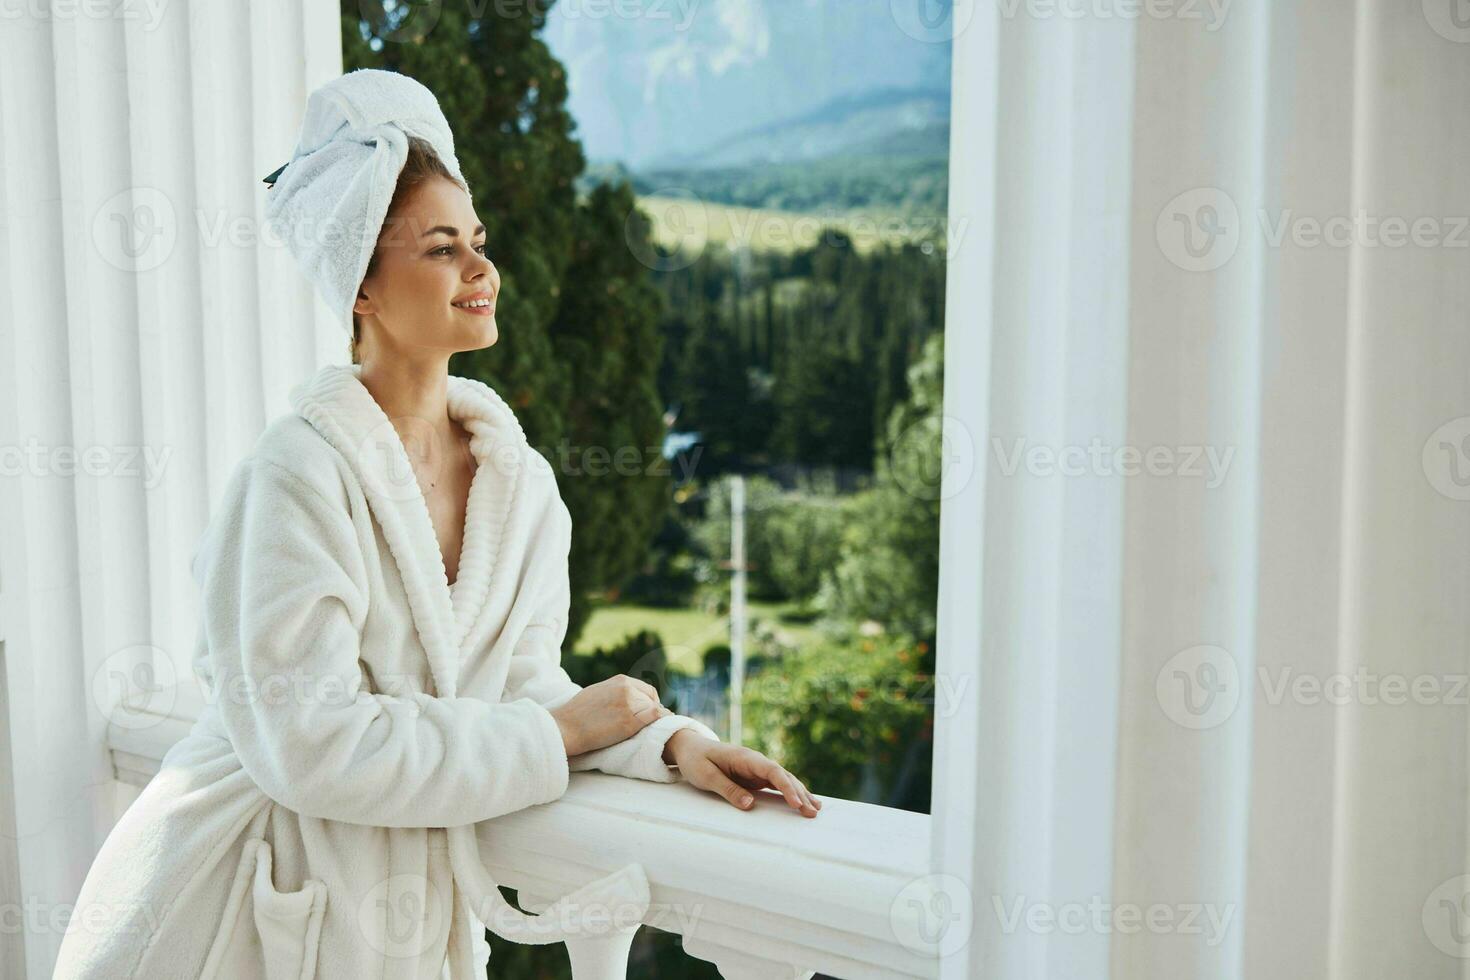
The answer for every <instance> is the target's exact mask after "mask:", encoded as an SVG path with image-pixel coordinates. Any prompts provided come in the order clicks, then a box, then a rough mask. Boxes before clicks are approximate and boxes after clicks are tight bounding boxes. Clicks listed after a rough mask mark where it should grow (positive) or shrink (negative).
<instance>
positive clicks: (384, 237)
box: [348, 137, 500, 364]
mask: <svg viewBox="0 0 1470 980" xmlns="http://www.w3.org/2000/svg"><path fill="white" fill-rule="evenodd" d="M471 227H473V231H470V232H469V233H468V234H467V235H462V234H461V231H460V229H469V228H471ZM484 235H485V226H484V225H483V224H481V223H480V222H479V220H478V219H477V218H476V217H475V209H474V205H473V203H472V202H471V201H470V197H469V195H468V194H466V193H465V192H464V190H463V189H462V188H461V187H460V186H459V185H458V184H457V183H456V182H455V180H454V177H453V175H452V174H451V173H450V171H449V168H448V167H446V166H445V165H444V162H443V161H442V160H440V159H439V157H438V155H437V154H435V153H434V150H433V147H431V146H430V145H429V144H428V143H427V142H425V141H424V140H421V139H418V138H416V137H415V138H410V139H409V141H408V157H407V159H406V160H405V162H404V164H403V170H402V171H401V172H400V173H399V175H398V184H397V187H396V188H395V189H394V192H393V199H392V201H391V202H390V204H389V205H388V216H387V218H386V219H385V220H384V222H383V230H382V233H381V234H380V235H379V237H378V243H377V247H376V248H375V249H374V251H373V255H372V258H371V259H370V260H369V261H368V268H367V274H366V276H364V278H363V281H362V285H361V287H359V289H358V298H357V301H356V302H355V303H354V304H353V307H352V340H351V341H350V343H349V348H348V349H349V350H350V351H351V354H352V363H353V364H361V363H362V360H363V351H364V349H365V348H367V347H371V348H372V349H374V350H376V351H378V352H380V353H384V354H388V353H391V352H392V351H393V350H395V349H401V348H403V347H405V346H432V347H445V348H448V349H450V350H473V349H477V348H483V347H489V346H491V345H492V344H494V343H495V341H496V339H497V337H498V333H497V330H496V324H495V298H496V296H498V295H499V293H500V273H499V271H498V270H497V269H496V268H495V265H494V263H492V262H491V261H490V260H489V258H488V257H486V255H485V239H484ZM466 262H469V263H471V264H473V265H476V266H483V269H470V270H466V269H464V268H463V266H464V263H466ZM466 281H470V282H471V283H472V284H471V285H470V286H468V287H467V286H466V285H465V283H466ZM446 297H447V298H448V300H447V304H446V300H445V298H446ZM468 303H474V304H476V305H475V306H474V307H472V308H470V307H467V306H466V305H465V304H468ZM446 306H453V307H455V308H457V309H459V310H461V311H463V313H465V314H468V315H469V316H472V317H474V318H475V319H472V320H465V319H464V318H463V317H462V316H459V315H456V314H454V313H453V311H452V310H449V309H447V308H446ZM410 309H411V310H412V314H411V315H410V316H405V315H403V314H404V313H405V312H406V311H408V310H410ZM433 311H440V313H441V315H440V316H437V317H436V316H435V315H434V313H433ZM389 324H392V325H394V326H392V327H390V326H389Z"/></svg>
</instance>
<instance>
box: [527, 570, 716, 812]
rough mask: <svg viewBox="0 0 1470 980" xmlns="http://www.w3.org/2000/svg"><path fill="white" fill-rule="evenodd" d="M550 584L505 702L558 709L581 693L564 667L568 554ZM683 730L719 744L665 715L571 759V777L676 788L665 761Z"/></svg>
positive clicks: (683, 719)
mask: <svg viewBox="0 0 1470 980" xmlns="http://www.w3.org/2000/svg"><path fill="white" fill-rule="evenodd" d="M551 578H552V581H553V583H554V584H553V585H552V586H551V588H550V589H549V590H548V595H547V596H546V598H545V599H544V600H543V601H542V603H541V604H540V605H539V607H538V609H537V613H536V615H535V617H534V619H533V621H532V623H531V625H529V626H527V627H526V629H525V631H524V632H523V633H522V634H521V637H520V639H519V640H518V641H517V643H516V647H515V652H514V653H513V654H512V655H511V660H510V669H509V671H508V672H507V674H506V680H505V693H504V697H506V698H531V699H532V700H534V701H536V702H537V703H538V704H541V705H543V706H544V707H546V708H547V709H554V708H558V707H560V706H561V705H563V704H565V703H566V702H568V701H570V700H571V699H572V698H573V697H575V696H576V694H577V692H578V691H581V690H582V687H581V685H579V684H577V683H576V682H575V681H573V680H572V678H571V677H570V676H569V675H568V674H567V672H566V669H565V668H563V667H562V665H561V647H562V643H563V642H564V641H565V640H566V635H567V614H568V610H569V608H570V604H571V588H570V581H569V576H568V570H567V563H566V556H565V553H563V554H562V557H561V559H560V562H559V564H558V567H557V569H556V571H555V572H554V573H553V574H552V576H551ZM685 728H692V729H694V730H695V731H697V732H698V733H699V734H701V735H703V736H704V737H706V738H709V739H713V740H714V741H716V742H718V741H719V740H720V737H719V736H718V735H716V734H715V732H714V730H713V729H711V728H710V727H709V726H708V725H706V724H704V722H702V721H699V720H698V719H697V718H690V717H688V716H686V715H678V714H673V715H667V716H665V717H663V718H660V719H659V720H658V721H655V722H653V723H652V724H650V725H646V726H644V727H643V728H642V729H641V730H639V732H638V733H637V734H636V735H634V736H632V737H631V738H628V739H625V740H624V741H621V742H618V743H616V744H614V745H609V746H607V747H605V748H601V749H596V750H594V751H592V752H583V753H582V754H580V755H574V756H572V758H571V760H570V761H569V766H570V768H571V770H572V771H573V772H582V771H584V770H588V769H597V770H600V771H602V772H606V773H611V774H613V775H614V776H630V777H633V778H635V779H647V780H651V781H652V782H657V783H673V782H678V780H679V769H678V767H677V766H670V765H668V764H666V763H665V762H664V761H663V752H664V745H665V744H666V743H667V742H668V740H669V737H670V736H671V735H673V734H674V733H675V732H677V731H681V730H682V729H685Z"/></svg>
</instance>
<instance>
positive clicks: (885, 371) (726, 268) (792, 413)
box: [656, 232, 945, 479]
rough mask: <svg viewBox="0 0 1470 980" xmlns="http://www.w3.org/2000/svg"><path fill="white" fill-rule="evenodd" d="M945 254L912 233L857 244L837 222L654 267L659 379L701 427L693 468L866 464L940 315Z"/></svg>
mask: <svg viewBox="0 0 1470 980" xmlns="http://www.w3.org/2000/svg"><path fill="white" fill-rule="evenodd" d="M944 280H945V262H944V259H943V257H942V255H940V254H938V253H935V254H926V253H925V252H924V251H923V250H922V248H920V247H919V246H916V245H912V244H910V245H906V246H903V247H901V248H890V247H883V248H878V249H875V250H874V251H872V252H870V253H867V254H862V253H859V252H857V251H855V250H854V249H853V248H852V247H851V245H850V239H849V238H847V237H846V236H845V235H843V234H841V233H837V232H834V233H832V234H830V235H827V236H824V237H823V239H822V240H821V241H820V243H819V244H817V245H815V246H814V247H811V248H807V249H804V250H799V251H797V252H794V253H793V254H790V255H781V254H774V253H761V252H738V253H734V254H732V253H730V252H727V251H725V250H724V249H716V248H714V247H709V248H706V249H705V250H704V251H703V253H701V255H700V256H699V258H698V260H697V261H695V262H693V263H692V264H691V265H689V266H688V267H687V268H683V269H679V270H676V271H670V272H665V273H661V274H659V275H658V276H657V277H656V283H657V285H658V287H659V288H660V290H662V291H663V293H664V294H665V296H666V298H667V300H668V303H667V307H666V310H667V312H666V313H665V316H664V320H663V322H662V332H663V335H664V347H663V360H662V362H661V364H660V367H659V381H658V384H659V390H660V391H662V392H663V393H664V396H665V397H666V399H667V400H668V403H669V404H670V406H671V407H673V408H675V409H676V410H677V412H678V417H677V419H676V421H675V427H676V428H677V429H678V430H680V431H688V432H698V433H699V434H700V436H701V437H702V438H701V445H700V447H699V448H700V450H701V455H700V457H699V459H698V467H697V473H696V475H697V476H699V477H702V478H705V479H708V478H710V477H712V476H715V475H718V474H720V473H724V472H728V471H730V470H739V469H744V470H751V469H760V468H765V467H773V466H781V465H793V466H797V467H804V468H809V467H825V468H829V469H832V470H833V471H835V472H841V473H848V474H853V473H871V472H872V471H873V469H874V466H875V460H874V444H875V441H876V440H877V439H878V438H879V437H880V436H881V433H882V427H883V425H884V424H885V423H886V421H887V419H888V417H889V415H890V414H891V413H892V411H893V408H894V406H896V405H898V404H899V403H901V402H902V401H903V400H904V399H905V398H907V397H908V390H907V382H906V372H907V370H908V367H909V365H910V364H912V363H913V362H914V361H915V360H917V358H918V356H919V352H920V350H921V348H922V347H923V343H924V340H925V338H926V337H928V336H929V335H930V334H932V333H935V332H937V331H938V330H939V329H940V327H941V325H942V324H943V323H944Z"/></svg>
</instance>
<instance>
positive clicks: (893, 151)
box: [645, 89, 949, 170]
mask: <svg viewBox="0 0 1470 980" xmlns="http://www.w3.org/2000/svg"><path fill="white" fill-rule="evenodd" d="M948 151H949V93H948V92H947V91H933V92H924V91H911V90H900V89H881V90H875V91H871V92H864V93H860V94H854V95H844V96H841V97H839V98H837V99H834V100H832V101H831V102H828V103H825V104H824V105H821V106H818V107H817V108H816V109H814V110H812V111H810V112H807V113H804V114H802V115H800V116H797V117H795V118H792V119H782V120H779V121H777V122H773V123H767V124H766V125H763V126H757V127H754V128H751V129H746V130H744V131H741V132H738V133H735V134H733V135H731V136H726V137H724V138H722V139H720V140H719V141H718V142H716V143H714V144H713V145H711V146H707V147H703V148H701V149H699V150H696V151H694V152H690V153H682V154H674V155H671V156H669V157H667V158H665V159H659V160H656V161H653V162H651V163H650V164H648V165H647V166H646V168H645V169H650V170H652V169H660V170H663V169H679V168H699V167H710V168H713V167H735V166H742V165H750V164H761V163H770V164H779V163H796V162H801V161H810V160H820V159H824V158H827V157H833V156H842V157H859V158H863V157H875V156H876V157H943V156H945V155H946V154H947V153H948Z"/></svg>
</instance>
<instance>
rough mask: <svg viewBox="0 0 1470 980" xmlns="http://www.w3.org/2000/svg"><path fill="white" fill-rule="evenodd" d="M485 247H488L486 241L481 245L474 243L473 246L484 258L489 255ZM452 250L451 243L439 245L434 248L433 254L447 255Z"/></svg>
mask: <svg viewBox="0 0 1470 980" xmlns="http://www.w3.org/2000/svg"><path fill="white" fill-rule="evenodd" d="M487 247H488V243H487V244H482V245H476V246H475V251H476V252H479V253H480V254H481V255H483V256H485V258H487V259H488V258H489V257H490V254H489V253H488V252H486V251H485V249H486V248H487ZM453 251H454V246H453V245H440V246H439V247H438V248H436V249H434V254H435V255H448V254H449V253H451V252H453Z"/></svg>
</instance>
